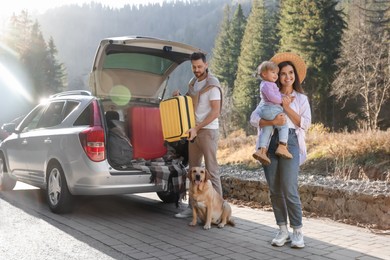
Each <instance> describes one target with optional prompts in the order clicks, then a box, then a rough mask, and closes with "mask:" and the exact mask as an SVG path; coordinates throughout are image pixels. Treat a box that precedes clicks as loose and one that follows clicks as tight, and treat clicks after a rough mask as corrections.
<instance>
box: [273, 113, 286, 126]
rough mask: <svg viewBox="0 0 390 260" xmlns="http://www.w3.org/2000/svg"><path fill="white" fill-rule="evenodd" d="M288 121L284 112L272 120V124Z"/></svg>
mask: <svg viewBox="0 0 390 260" xmlns="http://www.w3.org/2000/svg"><path fill="white" fill-rule="evenodd" d="M285 123H286V115H285V114H284V113H280V114H278V115H277V116H275V118H274V119H273V120H272V125H276V126H282V125H284V124H285Z"/></svg>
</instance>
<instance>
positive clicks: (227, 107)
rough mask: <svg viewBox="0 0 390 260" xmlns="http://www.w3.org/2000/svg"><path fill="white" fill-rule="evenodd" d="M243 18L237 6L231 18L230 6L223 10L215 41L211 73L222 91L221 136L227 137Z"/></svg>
mask: <svg viewBox="0 0 390 260" xmlns="http://www.w3.org/2000/svg"><path fill="white" fill-rule="evenodd" d="M245 19H246V18H245V16H244V14H243V11H242V8H241V5H240V4H239V5H238V6H237V8H236V11H235V12H234V15H233V17H232V18H231V10H230V6H229V5H227V6H226V7H225V9H224V18H223V21H222V24H221V29H220V32H219V34H218V36H217V38H216V41H215V48H214V49H213V58H212V60H211V62H210V63H211V64H210V68H211V71H212V72H213V73H214V74H215V75H216V76H217V77H218V79H219V80H220V82H221V85H222V88H223V90H224V102H223V108H222V113H221V116H220V119H221V129H222V134H223V135H224V136H227V135H228V134H229V132H230V131H231V130H232V92H233V86H234V80H235V78H236V73H237V60H238V57H239V54H240V49H241V41H242V36H243V31H244V28H245V22H246V20H245Z"/></svg>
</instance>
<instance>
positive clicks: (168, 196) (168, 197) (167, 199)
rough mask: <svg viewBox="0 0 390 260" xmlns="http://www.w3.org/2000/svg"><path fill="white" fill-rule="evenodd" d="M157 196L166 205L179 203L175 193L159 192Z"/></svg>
mask: <svg viewBox="0 0 390 260" xmlns="http://www.w3.org/2000/svg"><path fill="white" fill-rule="evenodd" d="M157 196H158V197H159V198H160V200H162V201H163V202H164V203H175V202H176V201H177V195H176V194H175V193H174V192H173V191H158V192H157Z"/></svg>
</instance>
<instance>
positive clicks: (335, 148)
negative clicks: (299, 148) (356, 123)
mask: <svg viewBox="0 0 390 260" xmlns="http://www.w3.org/2000/svg"><path fill="white" fill-rule="evenodd" d="M255 142H256V136H255V135H250V136H247V135H246V134H245V133H244V131H236V132H234V133H232V134H231V135H229V136H228V137H227V138H226V139H223V140H220V143H219V149H218V154H217V156H218V161H219V162H220V164H243V165H246V166H247V167H249V168H254V167H258V166H259V165H258V163H257V161H255V160H254V159H253V158H252V153H253V152H254V150H255ZM306 142H307V148H308V160H307V162H306V163H305V164H304V165H303V167H302V170H303V171H311V172H312V173H316V174H321V175H333V176H338V177H341V178H344V179H370V180H375V179H378V180H390V129H389V130H388V131H362V132H352V133H347V132H345V133H331V132H329V130H328V129H326V128H324V127H323V126H322V125H319V124H316V125H313V126H312V128H311V129H310V130H309V131H308V133H307V136H306Z"/></svg>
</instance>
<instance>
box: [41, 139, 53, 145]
mask: <svg viewBox="0 0 390 260" xmlns="http://www.w3.org/2000/svg"><path fill="white" fill-rule="evenodd" d="M43 142H44V143H45V144H51V139H50V138H47V139H45V140H44V141H43Z"/></svg>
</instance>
